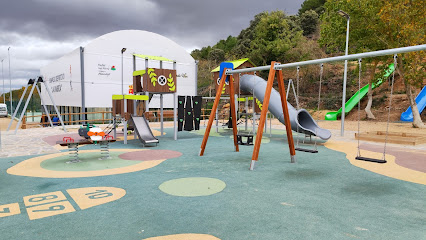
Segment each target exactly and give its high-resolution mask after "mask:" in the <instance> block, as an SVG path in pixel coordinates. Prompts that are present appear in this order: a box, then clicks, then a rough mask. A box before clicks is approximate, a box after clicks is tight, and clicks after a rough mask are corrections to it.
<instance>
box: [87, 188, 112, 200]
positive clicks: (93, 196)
mask: <svg viewBox="0 0 426 240" xmlns="http://www.w3.org/2000/svg"><path fill="white" fill-rule="evenodd" d="M86 195H88V196H89V198H90V199H99V198H106V197H111V196H112V195H114V194H112V193H110V192H108V191H107V190H96V191H95V192H91V193H86Z"/></svg>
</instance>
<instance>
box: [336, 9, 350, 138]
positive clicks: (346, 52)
mask: <svg viewBox="0 0 426 240" xmlns="http://www.w3.org/2000/svg"><path fill="white" fill-rule="evenodd" d="M337 13H338V14H339V15H340V16H342V17H345V18H346V19H347V23H346V47H345V56H346V55H348V43H349V20H350V17H349V14H347V13H345V12H344V11H342V10H339V11H337ZM347 76H348V60H345V72H344V74H343V96H342V116H341V119H342V126H341V129H340V135H341V136H342V137H343V136H344V134H345V104H346V79H347Z"/></svg>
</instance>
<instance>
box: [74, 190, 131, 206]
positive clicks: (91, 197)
mask: <svg viewBox="0 0 426 240" xmlns="http://www.w3.org/2000/svg"><path fill="white" fill-rule="evenodd" d="M67 192H68V194H69V195H70V196H71V197H72V199H74V201H75V202H76V203H77V204H78V206H79V207H80V209H81V210H84V209H87V208H91V207H94V206H98V205H102V204H105V203H108V202H112V201H115V200H118V199H120V198H122V197H123V196H124V195H126V191H125V190H124V189H122V188H115V187H88V188H75V189H68V190H67Z"/></svg>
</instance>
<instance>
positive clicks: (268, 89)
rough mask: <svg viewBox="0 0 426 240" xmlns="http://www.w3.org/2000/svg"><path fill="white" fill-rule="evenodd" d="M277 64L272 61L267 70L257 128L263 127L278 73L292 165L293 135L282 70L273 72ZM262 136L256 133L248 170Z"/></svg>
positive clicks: (251, 166)
mask: <svg viewBox="0 0 426 240" xmlns="http://www.w3.org/2000/svg"><path fill="white" fill-rule="evenodd" d="M277 64H279V63H277V62H275V61H273V62H272V63H271V68H270V69H269V76H268V82H267V84H266V90H265V97H264V99H263V103H262V112H261V115H260V120H259V126H263V125H265V121H266V114H268V106H269V100H270V99H271V92H272V86H273V84H274V79H275V75H276V73H277V72H278V79H277V80H278V87H279V93H280V96H281V104H282V108H283V114H284V122H285V128H286V131H287V140H288V147H289V149H290V157H291V162H292V163H294V162H295V155H296V151H295V149H294V141H293V134H292V132H291V124H290V117H289V114H288V107H287V100H286V93H285V87H284V78H283V74H282V70H275V65H277ZM262 135H263V131H262V130H259V131H257V134H256V142H255V144H254V149H253V156H252V158H251V159H252V160H251V164H250V170H253V169H254V164H255V163H256V161H257V160H258V158H259V150H260V144H261V143H262Z"/></svg>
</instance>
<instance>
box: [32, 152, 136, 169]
mask: <svg viewBox="0 0 426 240" xmlns="http://www.w3.org/2000/svg"><path fill="white" fill-rule="evenodd" d="M124 153H125V152H110V157H111V158H109V159H102V160H101V159H100V158H101V154H100V152H86V153H85V152H83V153H79V154H78V156H79V160H80V161H81V162H79V163H67V162H68V161H69V160H70V157H69V156H60V157H55V158H51V159H47V160H44V161H43V162H42V163H41V164H40V166H41V167H42V168H44V169H47V170H54V171H96V170H104V169H112V168H120V167H127V166H131V165H135V164H138V162H136V161H131V160H124V159H122V158H120V157H119V155H120V154H124Z"/></svg>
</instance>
